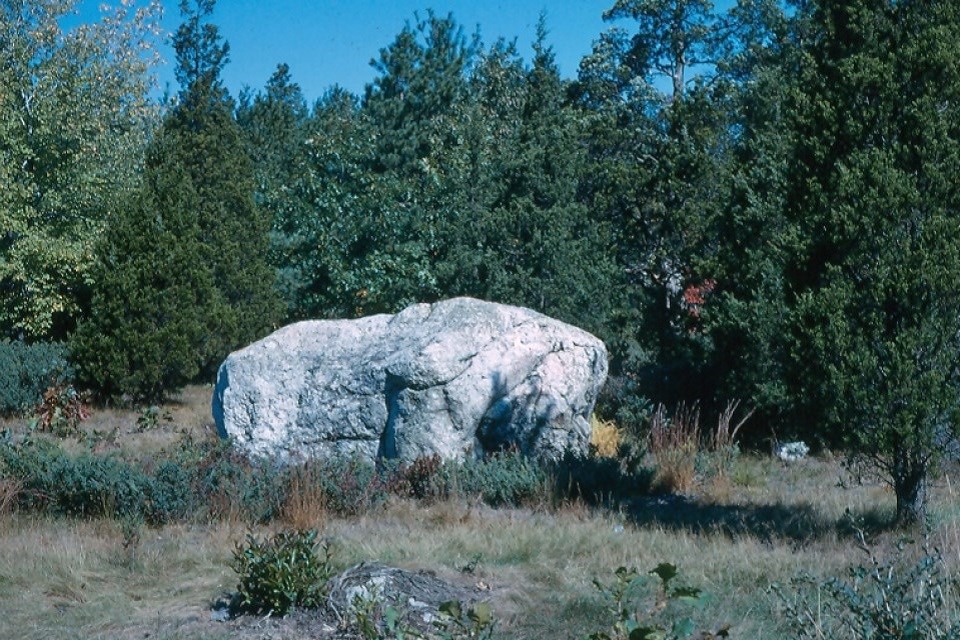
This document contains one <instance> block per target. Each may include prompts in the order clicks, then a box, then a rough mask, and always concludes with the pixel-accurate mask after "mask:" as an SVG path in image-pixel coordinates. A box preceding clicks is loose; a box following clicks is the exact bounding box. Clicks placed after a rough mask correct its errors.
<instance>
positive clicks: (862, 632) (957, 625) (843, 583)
mask: <svg viewBox="0 0 960 640" xmlns="http://www.w3.org/2000/svg"><path fill="white" fill-rule="evenodd" d="M860 547H861V549H862V550H863V551H864V552H865V553H866V555H867V561H866V562H865V563H863V564H860V565H857V566H855V567H852V568H851V569H850V570H849V572H848V575H847V576H846V577H844V578H830V579H828V580H817V579H814V578H812V577H810V576H800V577H797V578H794V579H793V580H791V582H790V583H789V585H788V586H787V587H783V586H781V585H778V584H774V585H773V586H772V587H771V590H772V591H773V593H774V594H775V595H776V597H777V599H778V600H779V602H780V604H781V605H782V607H783V609H782V613H783V615H784V617H785V618H786V621H787V623H788V625H789V626H790V628H791V630H792V631H793V633H794V634H795V635H794V637H796V638H798V640H827V639H830V640H834V639H835V640H844V639H849V640H921V639H922V640H936V639H940V638H957V637H960V617H958V613H957V610H956V608H955V607H954V606H951V604H952V603H951V600H952V599H953V598H955V597H956V589H957V584H956V581H955V580H950V579H949V578H948V577H947V576H945V575H944V561H943V555H942V554H941V552H940V551H939V550H937V549H928V548H925V549H923V552H922V553H921V554H920V557H919V559H917V560H915V561H913V562H909V561H903V560H900V559H897V560H881V559H880V558H878V557H877V555H876V553H875V552H874V551H873V550H872V549H871V548H869V547H868V546H867V545H866V543H865V542H864V538H863V535H862V534H861V536H860ZM906 548H907V545H905V544H904V543H900V544H898V545H897V553H896V557H897V558H902V557H903V555H904V552H905V551H906Z"/></svg>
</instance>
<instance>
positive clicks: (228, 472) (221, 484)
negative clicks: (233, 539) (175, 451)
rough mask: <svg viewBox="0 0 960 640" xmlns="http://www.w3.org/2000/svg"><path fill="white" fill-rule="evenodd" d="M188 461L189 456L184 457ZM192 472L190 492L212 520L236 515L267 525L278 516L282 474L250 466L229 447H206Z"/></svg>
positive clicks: (266, 466) (265, 466)
mask: <svg viewBox="0 0 960 640" xmlns="http://www.w3.org/2000/svg"><path fill="white" fill-rule="evenodd" d="M186 456H187V458H188V459H189V457H190V454H189V453H188V454H186ZM187 465H188V467H187V468H188V469H192V470H193V475H194V480H193V482H194V487H195V488H194V490H195V491H196V494H197V495H199V496H202V497H203V499H204V500H205V502H206V508H207V509H209V510H210V512H211V513H210V515H211V516H212V517H214V518H217V517H224V516H231V515H238V516H240V517H241V518H243V519H244V520H247V521H250V522H258V523H264V522H269V521H270V520H272V519H274V518H276V517H277V515H279V513H280V509H281V506H282V504H283V499H284V494H285V491H284V474H283V472H282V471H281V470H280V469H278V468H276V467H274V466H271V465H269V464H265V463H257V462H251V461H250V460H247V459H246V458H244V457H243V456H242V455H240V454H239V453H237V452H236V451H235V450H234V449H233V448H232V447H231V446H230V444H229V443H227V442H221V443H218V444H216V445H213V446H211V447H209V448H208V449H207V450H206V451H205V452H204V453H203V455H202V456H201V457H200V459H198V460H194V461H193V462H192V463H191V462H189V461H188V462H187Z"/></svg>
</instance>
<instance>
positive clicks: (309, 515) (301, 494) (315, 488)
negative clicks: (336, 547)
mask: <svg viewBox="0 0 960 640" xmlns="http://www.w3.org/2000/svg"><path fill="white" fill-rule="evenodd" d="M327 502H328V497H327V494H326V493H325V492H324V490H323V487H322V486H321V483H320V477H319V472H318V471H317V470H316V467H314V466H313V465H311V464H309V463H307V464H304V465H302V466H300V467H298V468H297V469H296V470H294V471H293V473H292V474H291V477H290V481H289V484H288V486H287V495H286V496H284V500H283V505H282V506H281V508H280V517H281V518H282V519H283V521H284V522H285V523H286V524H288V525H289V526H290V527H292V528H294V529H299V530H306V529H316V530H318V531H321V530H323V527H324V524H325V523H326V520H327V517H328V513H327Z"/></svg>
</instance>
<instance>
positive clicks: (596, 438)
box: [590, 414, 621, 458]
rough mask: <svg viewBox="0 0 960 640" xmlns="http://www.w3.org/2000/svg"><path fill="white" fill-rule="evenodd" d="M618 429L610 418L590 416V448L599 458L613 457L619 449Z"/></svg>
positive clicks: (619, 437)
mask: <svg viewBox="0 0 960 640" xmlns="http://www.w3.org/2000/svg"><path fill="white" fill-rule="evenodd" d="M620 441H621V436H620V430H619V429H618V428H617V425H616V424H615V423H614V422H613V421H612V420H603V419H602V418H598V417H597V416H596V415H595V414H592V415H591V416H590V450H591V451H592V452H593V453H594V455H596V456H599V457H601V458H615V457H616V456H617V452H618V451H619V449H620Z"/></svg>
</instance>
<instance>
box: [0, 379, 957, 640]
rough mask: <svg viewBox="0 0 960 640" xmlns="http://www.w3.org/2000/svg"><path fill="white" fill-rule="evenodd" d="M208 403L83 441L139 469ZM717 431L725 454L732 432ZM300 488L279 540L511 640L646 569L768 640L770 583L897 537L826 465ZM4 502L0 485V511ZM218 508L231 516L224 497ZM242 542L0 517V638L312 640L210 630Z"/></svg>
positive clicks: (937, 490) (559, 626) (777, 629)
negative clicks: (493, 504) (508, 494)
mask: <svg viewBox="0 0 960 640" xmlns="http://www.w3.org/2000/svg"><path fill="white" fill-rule="evenodd" d="M208 402H209V389H203V388H200V387H197V388H193V389H189V390H188V391H187V393H186V396H185V398H184V400H183V404H182V405H174V406H172V407H171V411H173V412H174V415H175V420H174V421H173V423H171V425H170V426H169V427H165V428H163V429H157V430H156V432H154V431H150V432H144V433H139V432H137V431H136V430H135V428H134V427H135V424H136V416H137V414H136V413H135V412H121V411H100V412H97V414H96V415H95V416H94V417H93V418H92V419H91V420H90V421H88V423H85V428H90V427H91V426H93V425H95V426H96V428H101V429H102V428H107V427H111V428H112V426H117V427H118V429H117V431H118V433H120V434H121V435H120V436H118V438H117V441H116V447H117V448H118V449H119V450H121V451H125V452H129V453H130V454H131V455H142V454H145V453H147V452H151V451H158V450H159V449H162V448H169V447H173V446H176V443H177V441H178V439H180V438H183V437H185V435H184V434H189V435H190V437H208V436H207V434H208V433H209V422H206V421H207V420H208V418H207V417H206V415H205V414H204V412H205V411H206V407H207V405H208ZM698 419H699V417H698V416H696V417H695V414H691V413H690V412H689V411H688V412H687V414H685V417H683V418H682V419H679V420H676V421H675V422H672V421H671V420H672V419H671V420H667V418H666V416H665V415H664V416H662V420H661V424H662V425H664V429H665V431H664V432H663V433H661V434H660V435H659V436H658V437H660V438H661V439H660V440H659V441H658V442H659V444H660V445H662V447H661V448H660V449H659V452H660V454H661V455H664V452H666V451H669V450H670V449H671V448H673V449H679V450H681V451H685V448H687V447H692V448H693V449H694V453H696V451H697V447H698V446H699V442H698V441H697V440H695V439H694V438H693V436H692V435H691V432H696V429H693V428H692V427H691V425H695V424H697V421H698ZM91 423H92V424H91ZM727 424H728V426H729V425H733V427H730V428H728V429H727V431H726V432H727V434H728V435H730V436H731V437H730V439H729V442H731V443H732V436H733V435H735V432H736V430H735V428H734V427H735V420H733V419H732V417H731V419H730V420H729V421H728V423H727ZM671 429H672V430H673V431H670V430H671ZM667 445H670V446H667ZM685 460H686V459H685V458H678V461H677V463H676V465H675V468H677V469H679V470H680V472H682V473H680V472H677V473H676V474H675V476H676V477H674V478H673V479H671V480H669V482H671V483H677V484H678V485H682V484H683V482H681V480H682V479H683V478H685V477H686V476H684V475H683V474H685V473H687V471H686V470H687V467H685V466H683V465H685V464H687V462H686V461H685ZM658 461H659V459H658ZM310 473H311V472H310V468H309V467H304V468H303V469H302V475H299V476H295V477H294V480H293V483H292V490H291V491H290V493H289V494H288V495H287V498H286V501H285V503H284V507H283V521H282V522H279V523H277V524H276V526H288V527H297V528H322V529H323V531H324V535H325V536H326V537H328V538H329V539H330V540H332V541H333V545H334V547H333V548H334V553H335V559H336V561H337V562H338V563H339V564H341V565H342V566H346V565H349V564H353V563H356V562H360V561H364V560H379V561H382V562H386V563H388V564H393V565H396V566H401V567H406V568H414V569H428V570H431V571H435V572H437V574H438V575H440V577H443V578H446V579H449V580H452V581H458V582H464V581H472V582H478V583H479V582H482V583H483V584H484V585H487V586H489V587H490V591H489V594H490V599H491V604H492V608H493V610H494V612H495V613H496V615H497V616H498V618H499V619H500V629H501V632H502V637H508V638H528V639H543V640H546V639H548V638H549V639H551V640H553V639H556V638H582V637H584V636H585V635H586V634H588V633H591V632H595V631H599V630H601V628H602V627H603V626H604V624H605V622H606V621H607V619H608V618H607V616H608V615H609V614H608V612H607V611H606V609H605V603H604V602H603V601H602V600H601V598H600V597H599V596H598V594H597V593H596V590H595V589H594V588H593V587H592V584H591V580H592V579H593V578H600V579H608V578H609V577H610V576H611V572H612V571H613V570H614V569H616V568H617V567H619V566H633V567H637V568H638V569H640V570H641V571H643V570H649V569H650V568H652V567H654V566H656V565H657V564H658V563H660V562H664V561H666V562H673V563H675V564H678V565H679V566H680V570H681V575H682V580H684V581H685V582H686V583H687V584H690V585H694V586H699V587H702V588H704V589H705V590H707V591H708V592H710V593H711V594H713V596H714V597H713V598H712V599H711V600H710V601H709V602H708V603H707V605H706V606H705V607H704V608H703V609H702V610H697V611H695V612H693V615H694V616H695V619H696V621H697V622H698V624H699V625H700V626H701V627H702V628H704V629H706V628H708V627H714V628H715V627H717V626H718V625H719V624H722V623H731V624H733V637H736V638H750V639H751V640H753V639H760V640H762V639H776V640H779V639H781V638H786V637H789V636H788V635H787V633H786V631H785V627H784V626H783V624H784V622H783V620H782V619H781V617H780V616H779V614H778V604H777V601H776V599H775V598H774V597H773V596H772V595H771V594H770V593H769V591H768V589H769V586H770V585H771V584H772V583H773V582H781V583H783V582H787V581H789V580H790V578H792V577H794V576H796V575H797V574H799V573H801V572H806V573H809V574H812V575H813V576H817V577H827V576H834V575H840V574H842V573H843V571H844V570H845V569H846V568H847V567H849V566H850V565H852V564H858V563H861V562H862V561H863V557H862V555H861V554H859V553H858V552H857V550H856V549H855V546H854V544H853V538H852V534H851V530H852V529H851V528H852V526H859V527H862V528H864V529H865V530H867V531H868V534H869V535H871V540H872V541H873V543H874V544H875V545H876V548H877V549H878V550H879V551H880V552H881V553H886V554H893V553H896V546H895V542H896V540H897V538H898V536H897V535H896V534H895V533H888V532H885V531H884V529H883V524H884V523H885V522H887V521H889V519H890V518H891V516H892V513H893V510H894V497H893V495H892V493H891V492H890V491H889V490H888V489H887V488H886V487H885V486H883V485H881V484H879V483H873V484H866V485H862V486H854V487H852V488H848V489H841V488H839V487H838V482H837V481H838V479H839V478H840V477H841V475H842V469H841V466H840V465H839V463H838V462H837V461H835V460H832V459H829V458H809V459H806V460H803V461H800V462H797V463H794V464H789V465H788V464H785V463H783V462H780V461H779V460H776V459H774V458H772V457H770V456H751V455H743V454H741V455H739V456H735V457H733V458H732V459H731V461H730V462H729V466H728V467H727V470H726V472H725V474H724V482H725V483H726V484H725V486H724V488H723V491H720V490H718V489H717V488H716V487H715V486H713V485H711V487H712V488H710V489H709V495H704V493H703V490H704V487H699V489H700V491H701V493H700V494H699V495H688V496H686V497H677V496H667V497H663V496H658V497H645V498H640V499H637V500H636V501H634V502H631V503H625V504H622V505H621V506H620V507H619V508H618V509H617V508H614V509H605V510H604V509H596V510H595V509H591V508H588V507H585V506H584V505H583V504H580V503H573V504H567V505H565V506H564V507H562V508H560V509H553V510H551V509H543V508H540V509H536V510H532V509H499V510H495V509H491V508H488V507H485V506H482V505H478V504H476V503H475V502H459V501H450V500H441V501H437V502H434V503H430V504H427V503H422V502H417V501H414V500H394V501H393V502H391V503H389V504H388V505H387V506H386V507H385V508H384V509H381V510H377V511H374V512H372V513H369V514H367V515H364V516H361V517H357V518H348V519H344V518H340V517H336V516H335V515H333V514H332V513H330V512H328V510H327V508H326V504H325V497H324V496H323V495H322V494H321V493H319V490H318V489H317V488H316V487H317V484H318V483H316V482H314V481H313V479H312V478H311V477H310ZM955 473H956V472H955V471H951V473H950V475H947V476H946V477H945V479H944V480H943V481H940V482H938V483H937V484H936V485H935V486H934V487H933V488H932V490H931V495H932V503H931V507H930V510H931V513H932V514H933V522H934V526H933V529H932V533H931V536H932V541H933V542H934V543H936V544H938V545H939V546H940V548H942V549H944V550H946V552H947V558H946V559H947V564H948V567H947V571H948V576H949V577H951V578H953V577H958V576H960V495H958V493H957V491H956V490H955V489H954V485H953V483H952V478H954V477H955ZM665 481H666V480H665ZM688 486H689V487H690V490H694V489H698V487H697V486H696V484H695V483H691V484H689V485H688ZM4 491H6V492H7V493H3V492H4ZM15 491H16V487H15V486H10V487H0V507H2V505H3V504H4V502H3V501H4V497H3V496H4V495H13V494H15ZM223 499H224V500H225V504H224V509H225V511H226V512H227V513H226V515H227V516H230V513H229V509H230V508H232V507H231V506H230V504H231V502H230V500H229V496H225V497H224V498H223ZM8 501H9V499H8ZM2 512H3V510H2V509H0V513H2ZM848 513H849V514H852V520H851V519H850V518H849V517H848V516H847V514H848ZM247 531H248V525H246V524H245V522H244V519H243V517H242V514H239V513H236V514H233V516H232V517H227V518H225V519H224V521H221V522H218V523H216V524H213V525H209V526H204V525H177V526H167V527H163V528H159V529H152V528H147V527H142V528H140V529H137V530H133V531H131V530H130V529H129V528H128V525H121V524H120V523H117V522H113V521H92V522H91V521H76V520H70V519H49V518H36V517H29V516H25V515H23V514H18V513H16V512H14V513H7V514H6V515H4V516H2V517H0V638H24V639H28V640H35V639H36V640H39V639H46V638H50V639H53V638H57V639H60V638H77V639H80V638H84V639H87V638H102V639H108V638H109V639H118V640H119V639H122V640H132V639H133V638H144V637H149V638H151V640H173V639H185V638H196V639H201V638H202V639H220V638H224V639H225V638H240V639H242V640H253V639H254V638H256V639H257V640H259V639H261V638H281V637H283V638H285V639H290V638H296V639H297V640H300V639H301V638H306V637H313V636H306V635H296V634H289V633H280V632H276V633H274V632H272V631H270V632H268V630H265V629H264V628H262V626H259V625H260V624H261V623H260V622H258V621H253V622H250V621H246V622H243V623H216V622H212V621H211V620H210V612H209V607H210V604H211V601H212V600H213V599H215V598H217V597H218V596H220V595H221V594H222V593H224V592H227V591H230V590H232V589H234V588H235V583H236V577H235V576H234V575H233V574H232V572H231V571H230V569H229V559H230V557H231V553H232V551H233V549H234V545H235V544H236V543H237V542H238V541H240V540H242V539H243V536H244V534H245V533H246V532H247ZM254 532H255V533H264V531H263V529H262V528H259V527H257V528H254ZM468 567H469V568H470V571H469V572H467V571H464V569H465V568H468ZM953 604H954V605H956V602H954V603H953Z"/></svg>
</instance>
